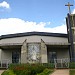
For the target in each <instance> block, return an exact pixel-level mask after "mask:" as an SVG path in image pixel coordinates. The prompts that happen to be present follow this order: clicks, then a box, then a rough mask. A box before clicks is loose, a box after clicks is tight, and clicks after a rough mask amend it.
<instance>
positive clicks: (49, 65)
mask: <svg viewBox="0 0 75 75" xmlns="http://www.w3.org/2000/svg"><path fill="white" fill-rule="evenodd" d="M43 65H44V66H45V67H46V68H49V69H54V68H55V66H54V63H43Z"/></svg>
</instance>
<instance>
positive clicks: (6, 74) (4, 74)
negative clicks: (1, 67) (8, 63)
mask: <svg viewBox="0 0 75 75" xmlns="http://www.w3.org/2000/svg"><path fill="white" fill-rule="evenodd" d="M1 75H16V74H14V72H13V71H12V70H7V71H4V72H3V73H2V74H1Z"/></svg>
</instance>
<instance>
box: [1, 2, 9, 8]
mask: <svg viewBox="0 0 75 75" xmlns="http://www.w3.org/2000/svg"><path fill="white" fill-rule="evenodd" d="M0 7H4V8H7V9H8V8H10V5H9V4H8V3H7V2H6V1H3V2H2V3H0Z"/></svg>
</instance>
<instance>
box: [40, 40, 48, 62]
mask: <svg viewBox="0 0 75 75" xmlns="http://www.w3.org/2000/svg"><path fill="white" fill-rule="evenodd" d="M41 62H42V63H47V46H46V45H45V42H44V41H43V40H42V39H41Z"/></svg>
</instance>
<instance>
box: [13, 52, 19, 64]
mask: <svg viewBox="0 0 75 75" xmlns="http://www.w3.org/2000/svg"><path fill="white" fill-rule="evenodd" d="M19 57H20V53H19V52H12V63H19Z"/></svg>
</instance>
